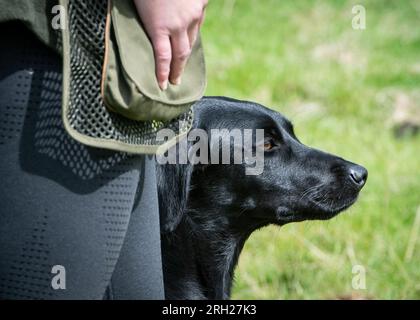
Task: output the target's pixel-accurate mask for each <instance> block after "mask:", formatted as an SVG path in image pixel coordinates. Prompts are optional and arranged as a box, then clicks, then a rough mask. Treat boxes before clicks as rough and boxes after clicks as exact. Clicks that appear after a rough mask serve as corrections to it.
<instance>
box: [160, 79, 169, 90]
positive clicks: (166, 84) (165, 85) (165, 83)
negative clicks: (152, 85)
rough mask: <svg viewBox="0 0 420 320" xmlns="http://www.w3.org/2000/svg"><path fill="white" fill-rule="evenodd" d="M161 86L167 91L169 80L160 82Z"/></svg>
mask: <svg viewBox="0 0 420 320" xmlns="http://www.w3.org/2000/svg"><path fill="white" fill-rule="evenodd" d="M160 88H161V89H162V90H163V91H165V90H166V89H168V80H165V81H163V82H161V83H160Z"/></svg>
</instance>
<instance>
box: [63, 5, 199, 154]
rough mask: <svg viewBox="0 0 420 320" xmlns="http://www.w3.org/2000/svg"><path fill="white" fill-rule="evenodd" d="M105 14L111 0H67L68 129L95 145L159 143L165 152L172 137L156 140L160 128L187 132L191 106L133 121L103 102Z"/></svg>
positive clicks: (148, 146)
mask: <svg viewBox="0 0 420 320" xmlns="http://www.w3.org/2000/svg"><path fill="white" fill-rule="evenodd" d="M106 13H107V0H93V1H82V0H72V1H70V2H69V5H68V37H67V38H66V37H64V38H63V49H64V51H63V55H65V56H66V55H68V54H70V58H69V59H68V61H67V66H65V67H64V70H65V71H64V77H69V82H68V89H67V90H66V88H65V89H64V91H68V93H67V95H68V96H67V100H68V101H67V103H66V99H64V114H63V117H64V122H65V124H66V128H67V130H68V132H69V134H70V135H71V136H73V137H74V138H75V139H77V140H79V141H80V142H82V143H85V144H89V145H91V146H96V147H101V148H107V149H113V150H119V151H126V152H134V153H156V151H157V149H158V147H161V148H160V149H159V151H160V152H163V151H165V147H164V146H163V143H165V146H166V145H167V146H168V147H169V146H170V145H171V144H172V143H174V141H169V142H168V141H165V142H162V141H157V140H156V134H157V132H158V131H159V130H161V129H164V128H166V129H171V130H172V131H174V132H175V134H176V135H177V136H181V135H183V134H185V133H187V132H188V130H189V129H190V128H191V125H192V122H193V109H192V108H191V109H190V110H189V111H188V112H186V113H184V114H181V115H180V116H178V117H177V118H175V119H173V120H171V121H168V122H162V121H134V120H129V119H127V118H124V117H122V116H120V115H118V114H115V113H112V112H110V111H109V110H108V109H107V108H106V107H105V105H104V103H103V100H102V97H101V76H102V64H103V59H104V44H105V38H104V37H105V22H106ZM65 32H67V31H65ZM66 50H67V52H66ZM68 51H69V52H68ZM64 61H65V62H64V63H65V64H66V59H65V60H64ZM66 70H67V72H66Z"/></svg>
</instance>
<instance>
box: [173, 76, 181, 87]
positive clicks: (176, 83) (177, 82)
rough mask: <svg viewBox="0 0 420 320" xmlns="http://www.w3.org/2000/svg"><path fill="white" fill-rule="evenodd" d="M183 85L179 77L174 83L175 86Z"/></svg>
mask: <svg viewBox="0 0 420 320" xmlns="http://www.w3.org/2000/svg"><path fill="white" fill-rule="evenodd" d="M180 84H181V77H178V78H176V79H175V81H174V85H176V86H179V85H180Z"/></svg>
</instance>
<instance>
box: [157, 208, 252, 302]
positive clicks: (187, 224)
mask: <svg viewBox="0 0 420 320" xmlns="http://www.w3.org/2000/svg"><path fill="white" fill-rule="evenodd" d="M206 209H207V210H206V211H207V212H206V213H205V214H203V211H202V210H200V209H198V208H197V209H189V210H187V211H188V212H187V213H186V214H185V215H184V218H183V219H182V221H181V223H180V225H179V226H178V228H177V229H176V230H175V231H174V232H173V233H172V234H171V235H169V236H168V237H169V238H166V241H165V240H164V241H163V243H164V244H165V243H166V245H168V243H169V244H170V245H169V246H170V247H166V248H165V251H166V252H171V253H170V255H169V256H168V257H170V256H171V255H172V257H173V259H174V260H176V261H181V260H182V263H183V266H179V268H171V269H170V270H169V269H168V270H167V272H172V273H174V270H176V273H177V274H172V275H169V276H168V277H170V278H171V281H169V282H172V281H176V280H175V279H179V283H177V284H176V290H171V288H168V290H169V291H173V292H174V294H175V292H176V295H178V297H179V298H186V299H217V300H218V299H229V297H230V294H231V287H232V282H233V275H234V270H235V267H236V265H237V263H238V258H239V255H240V253H241V251H242V248H243V246H244V244H245V241H246V240H247V239H248V237H249V235H250V234H251V233H252V232H253V231H254V230H255V229H257V228H259V227H260V226H259V225H252V226H251V225H248V227H245V226H244V225H243V222H241V221H238V220H236V219H235V218H234V217H230V218H227V216H228V214H223V212H221V211H220V210H221V208H220V207H219V208H218V211H217V212H216V211H214V212H212V210H210V212H209V211H208V209H209V208H208V207H206ZM241 224H242V225H241ZM239 230H240V231H239ZM181 251H182V252H181ZM181 258H182V259H181ZM165 265H169V266H173V263H171V262H170V261H166V262H165ZM185 279H188V280H189V281H188V283H187V285H186V282H185ZM165 284H166V283H165ZM171 286H173V284H171ZM181 288H184V290H183V289H181ZM180 289H181V290H180ZM180 291H184V293H183V294H181V296H182V297H180V296H179V294H180ZM170 295H171V294H170Z"/></svg>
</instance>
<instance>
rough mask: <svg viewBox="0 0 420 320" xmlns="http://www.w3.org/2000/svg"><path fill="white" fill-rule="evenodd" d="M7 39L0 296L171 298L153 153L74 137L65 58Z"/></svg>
mask: <svg viewBox="0 0 420 320" xmlns="http://www.w3.org/2000/svg"><path fill="white" fill-rule="evenodd" d="M0 36H1V39H2V40H1V41H0V179H1V180H0V299H102V298H104V297H105V298H112V299H163V297H164V290H163V280H162V266H161V256H160V233H159V212H158V202H157V191H156V180H155V164H154V159H153V158H151V157H145V156H144V157H143V156H132V155H128V154H124V153H119V152H111V151H106V150H101V149H94V148H90V147H86V146H84V145H81V144H80V143H78V142H76V141H74V140H73V139H71V138H70V137H69V136H68V135H67V133H66V132H65V131H64V128H63V126H62V122H61V63H60V58H59V57H58V55H57V54H55V53H54V52H53V51H52V50H50V49H49V48H47V47H46V46H44V45H43V44H42V43H41V42H40V41H38V40H37V39H36V38H35V37H34V36H33V35H32V34H31V33H30V32H29V31H27V30H26V29H25V28H23V27H21V26H19V25H16V24H13V25H12V24H7V25H6V24H5V25H0Z"/></svg>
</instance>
